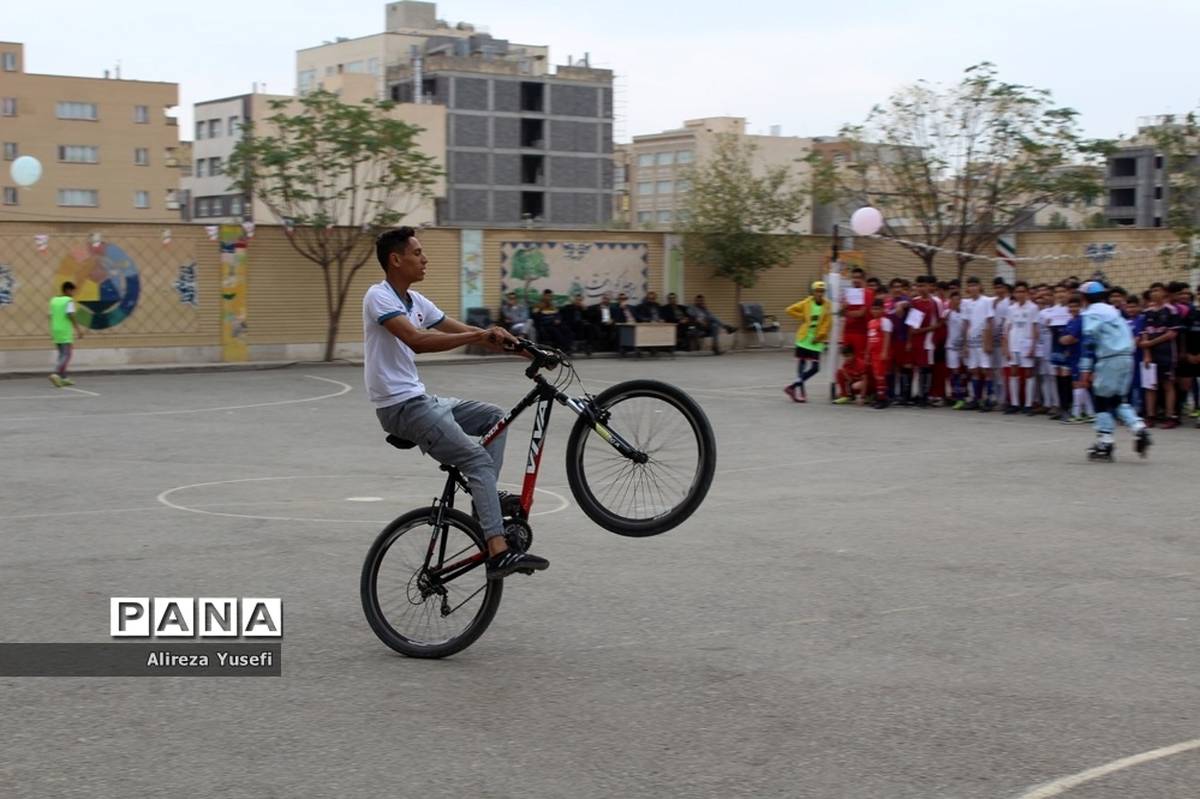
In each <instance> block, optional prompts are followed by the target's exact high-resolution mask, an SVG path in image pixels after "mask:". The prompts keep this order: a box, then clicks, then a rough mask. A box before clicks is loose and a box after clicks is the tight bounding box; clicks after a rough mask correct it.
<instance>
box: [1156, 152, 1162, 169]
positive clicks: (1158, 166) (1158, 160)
mask: <svg viewBox="0 0 1200 799" xmlns="http://www.w3.org/2000/svg"><path fill="white" fill-rule="evenodd" d="M1154 168H1155V169H1162V168H1163V157H1162V156H1161V155H1156V156H1154Z"/></svg>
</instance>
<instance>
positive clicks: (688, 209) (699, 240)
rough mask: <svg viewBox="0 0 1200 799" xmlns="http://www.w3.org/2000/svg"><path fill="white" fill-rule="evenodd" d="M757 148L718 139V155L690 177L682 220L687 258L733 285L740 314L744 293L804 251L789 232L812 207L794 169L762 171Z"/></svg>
mask: <svg viewBox="0 0 1200 799" xmlns="http://www.w3.org/2000/svg"><path fill="white" fill-rule="evenodd" d="M756 149H757V148H756V146H755V145H754V144H752V143H749V142H746V141H745V140H743V139H739V138H738V137H737V136H734V135H731V134H722V135H720V136H718V137H717V140H716V145H715V147H714V149H713V152H712V154H711V155H710V156H709V157H707V158H705V159H704V161H703V162H701V163H699V164H697V165H696V166H694V167H692V168H690V169H689V170H687V172H686V178H687V179H689V180H690V181H691V188H690V190H689V191H688V194H687V199H686V201H685V203H684V208H683V214H682V219H681V220H679V221H680V223H681V232H682V233H683V234H684V252H685V253H686V256H687V258H689V259H690V260H692V261H693V262H695V263H702V264H710V265H711V266H712V268H713V273H714V274H715V275H717V276H718V277H723V278H727V279H728V280H731V281H733V286H734V289H733V290H734V300H735V302H737V303H738V308H739V313H740V312H741V311H740V309H741V298H742V289H744V288H751V287H752V286H754V284H755V283H756V282H758V278H759V275H760V274H761V273H762V272H764V271H766V270H768V269H773V268H774V267H776V266H781V265H784V264H787V263H788V262H789V261H790V260H791V256H792V253H794V252H795V251H796V250H797V249H798V248H799V247H800V246H801V239H800V237H798V236H794V235H787V233H788V230H789V228H791V227H792V226H793V225H795V224H796V223H798V222H799V221H800V220H801V218H802V216H803V215H804V212H805V210H806V209H807V207H808V196H809V189H808V188H807V187H806V186H804V185H802V184H801V183H800V181H799V180H798V179H797V178H796V176H795V175H794V173H793V171H792V169H791V168H790V167H788V166H782V165H780V166H769V167H765V168H760V169H756V168H755V164H754V153H755V151H756ZM677 218H678V217H677Z"/></svg>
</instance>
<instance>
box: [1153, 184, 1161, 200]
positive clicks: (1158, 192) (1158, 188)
mask: <svg viewBox="0 0 1200 799" xmlns="http://www.w3.org/2000/svg"><path fill="white" fill-rule="evenodd" d="M1154 199H1156V200H1161V199H1162V186H1155V187H1154Z"/></svg>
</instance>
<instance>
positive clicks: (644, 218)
mask: <svg viewBox="0 0 1200 799" xmlns="http://www.w3.org/2000/svg"><path fill="white" fill-rule="evenodd" d="M637 219H638V224H639V225H648V224H650V222H652V221H653V220H654V213H653V212H651V211H638V217H637Z"/></svg>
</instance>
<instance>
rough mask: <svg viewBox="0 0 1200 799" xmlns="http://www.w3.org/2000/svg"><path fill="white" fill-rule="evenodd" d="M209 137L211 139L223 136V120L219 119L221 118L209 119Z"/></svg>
mask: <svg viewBox="0 0 1200 799" xmlns="http://www.w3.org/2000/svg"><path fill="white" fill-rule="evenodd" d="M208 138H210V139H219V138H221V120H219V119H210V120H208Z"/></svg>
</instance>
